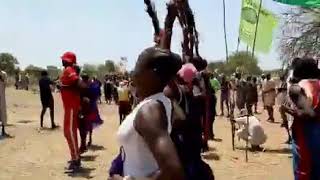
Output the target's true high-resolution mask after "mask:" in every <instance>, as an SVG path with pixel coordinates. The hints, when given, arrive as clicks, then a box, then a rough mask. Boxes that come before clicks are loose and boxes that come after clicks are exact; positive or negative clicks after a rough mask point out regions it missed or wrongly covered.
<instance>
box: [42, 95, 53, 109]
mask: <svg viewBox="0 0 320 180" xmlns="http://www.w3.org/2000/svg"><path fill="white" fill-rule="evenodd" d="M41 104H42V108H50V109H53V107H54V100H53V98H46V99H41Z"/></svg>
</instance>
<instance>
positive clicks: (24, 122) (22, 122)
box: [17, 120, 32, 124]
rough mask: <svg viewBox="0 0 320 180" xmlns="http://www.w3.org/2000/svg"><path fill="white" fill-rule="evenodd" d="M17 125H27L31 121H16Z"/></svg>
mask: <svg viewBox="0 0 320 180" xmlns="http://www.w3.org/2000/svg"><path fill="white" fill-rule="evenodd" d="M17 123H20V124H29V123H32V121H30V120H20V121H18V122H17Z"/></svg>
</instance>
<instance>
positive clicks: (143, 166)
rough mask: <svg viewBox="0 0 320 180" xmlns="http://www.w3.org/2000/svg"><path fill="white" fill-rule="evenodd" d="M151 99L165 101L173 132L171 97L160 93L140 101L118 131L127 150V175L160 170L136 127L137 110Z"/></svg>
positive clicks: (148, 174) (137, 175)
mask: <svg viewBox="0 0 320 180" xmlns="http://www.w3.org/2000/svg"><path fill="white" fill-rule="evenodd" d="M150 101H160V102H162V103H163V105H164V107H165V110H166V115H167V120H168V133H169V134H170V133H171V130H172V125H171V114H172V104H171V101H170V99H169V98H167V97H166V96H165V95H164V94H163V93H158V94H155V95H152V96H150V97H148V98H146V99H145V100H143V101H142V102H140V103H139V104H138V105H137V106H136V108H135V109H134V110H133V111H132V112H131V113H130V114H129V115H128V116H127V117H126V119H125V120H124V121H123V123H122V124H121V126H120V127H119V130H118V133H117V136H118V141H119V143H120V145H121V146H122V147H123V148H124V151H125V161H124V175H125V176H133V177H147V176H150V175H151V174H153V173H155V172H157V171H158V170H159V166H158V164H157V161H156V160H155V158H154V156H153V154H152V152H151V151H150V149H149V147H148V145H147V144H146V143H145V141H144V139H143V137H142V136H141V135H140V134H139V133H138V132H137V130H136V129H135V127H134V120H135V117H136V115H137V112H138V111H139V110H140V108H141V107H142V106H143V105H144V104H146V103H148V102H150Z"/></svg>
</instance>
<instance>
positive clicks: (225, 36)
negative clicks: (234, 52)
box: [222, 0, 229, 63]
mask: <svg viewBox="0 0 320 180" xmlns="http://www.w3.org/2000/svg"><path fill="white" fill-rule="evenodd" d="M222 1H223V29H224V43H225V47H226V62H227V63H228V62H229V57H228V56H229V55H228V54H229V53H228V40H227V28H226V1H225V0H222Z"/></svg>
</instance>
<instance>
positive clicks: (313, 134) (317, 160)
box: [292, 120, 320, 180]
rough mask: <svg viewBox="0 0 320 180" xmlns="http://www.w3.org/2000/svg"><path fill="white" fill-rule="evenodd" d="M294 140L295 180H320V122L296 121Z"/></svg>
mask: <svg viewBox="0 0 320 180" xmlns="http://www.w3.org/2000/svg"><path fill="white" fill-rule="evenodd" d="M292 138H293V143H292V153H293V168H294V176H295V180H318V179H319V180H320V122H319V121H318V120H300V121H299V120H296V121H295V122H294V124H293V132H292Z"/></svg>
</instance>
